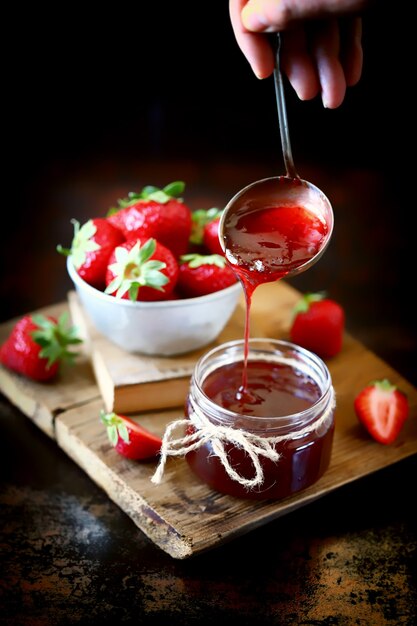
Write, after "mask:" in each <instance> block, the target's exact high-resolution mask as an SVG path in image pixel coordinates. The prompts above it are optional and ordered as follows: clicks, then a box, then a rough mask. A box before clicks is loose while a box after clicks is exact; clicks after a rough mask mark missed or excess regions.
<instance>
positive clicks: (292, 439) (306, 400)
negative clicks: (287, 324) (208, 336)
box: [186, 339, 334, 499]
mask: <svg viewBox="0 0 417 626" xmlns="http://www.w3.org/2000/svg"><path fill="white" fill-rule="evenodd" d="M245 356H246V358H245ZM242 381H243V382H242ZM186 415H187V418H188V420H189V425H188V428H187V433H188V434H198V435H199V439H198V442H199V443H198V445H197V446H195V447H194V449H192V450H190V451H188V452H187V454H186V460H187V462H188V464H189V466H190V468H191V469H192V470H193V472H194V473H195V474H196V475H197V476H198V477H199V478H200V479H201V480H202V481H203V482H205V483H206V484H208V485H209V486H210V487H211V488H213V489H215V490H216V491H219V492H221V493H226V494H229V495H232V496H236V497H239V498H254V499H269V498H271V499H279V498H285V497H287V496H290V495H291V494H294V493H296V492H298V491H300V490H301V489H305V488H306V487H308V486H310V485H312V484H313V483H314V482H316V481H317V480H318V479H319V478H320V477H321V476H322V475H323V473H324V472H325V471H326V469H327V467H328V465H329V462H330V456H331V449H332V441H333V431H334V391H333V387H332V382H331V377H330V373H329V371H328V369H327V367H326V365H325V364H324V363H323V361H322V360H321V359H320V358H319V357H318V356H317V355H315V354H313V353H312V352H309V351H308V350H305V349H303V348H301V347H299V346H296V345H294V344H292V343H289V342H285V341H279V340H274V339H250V340H249V349H248V352H247V355H245V350H244V341H243V340H238V341H231V342H229V343H225V344H222V345H220V346H217V347H216V348H214V349H213V350H211V351H210V352H208V353H207V354H205V355H204V356H203V357H202V358H201V359H200V360H199V361H198V363H197V364H196V366H195V369H194V373H193V376H192V379H191V383H190V390H189V395H188V399H187V404H186Z"/></svg>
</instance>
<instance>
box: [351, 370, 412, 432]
mask: <svg viewBox="0 0 417 626" xmlns="http://www.w3.org/2000/svg"><path fill="white" fill-rule="evenodd" d="M354 408H355V412H356V415H357V417H358V419H359V421H360V422H361V424H363V426H365V428H366V430H367V431H368V432H369V434H370V435H371V436H372V437H373V438H374V439H376V441H378V442H379V443H383V444H390V443H392V442H393V441H395V439H396V438H397V437H398V435H399V433H400V430H401V428H402V427H403V424H404V422H405V420H406V419H407V417H408V413H409V405H408V399H407V396H406V395H405V394H404V393H403V392H402V391H400V390H399V389H397V387H396V386H395V385H392V384H391V383H390V381H389V380H387V379H384V380H377V381H375V382H373V383H370V384H369V385H368V386H367V387H365V388H364V389H362V391H361V392H360V393H359V394H358V395H357V396H356V398H355V400H354Z"/></svg>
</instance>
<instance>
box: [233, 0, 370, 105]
mask: <svg viewBox="0 0 417 626" xmlns="http://www.w3.org/2000/svg"><path fill="white" fill-rule="evenodd" d="M366 4H367V3H366V1H365V0H229V10H230V19H231V23H232V27H233V31H234V34H235V37H236V41H237V43H238V45H239V47H240V49H241V50H242V52H243V54H244V55H245V57H246V58H247V60H248V61H249V64H250V65H251V67H252V69H253V71H254V73H255V74H256V76H257V77H258V78H266V77H267V76H270V75H271V74H272V72H273V70H274V63H275V58H274V52H273V49H272V47H271V45H270V42H269V39H268V35H267V33H271V32H281V31H285V35H284V37H283V41H282V47H281V63H282V68H283V71H284V73H285V74H286V75H287V77H288V79H289V81H290V83H291V85H292V86H293V88H294V90H295V91H296V93H297V95H298V97H299V98H300V99H301V100H310V99H312V98H314V97H316V96H317V95H318V94H321V98H322V101H323V105H324V106H325V107H326V108H329V109H335V108H336V107H338V106H339V105H340V104H341V103H342V102H343V100H344V97H345V93H346V87H350V86H352V85H355V84H356V83H357V82H358V81H359V79H360V77H361V73H362V57H363V55H362V45H361V34H362V21H361V19H360V17H358V16H357V12H358V11H360V10H361V9H362V8H363V7H364V6H365V5H366Z"/></svg>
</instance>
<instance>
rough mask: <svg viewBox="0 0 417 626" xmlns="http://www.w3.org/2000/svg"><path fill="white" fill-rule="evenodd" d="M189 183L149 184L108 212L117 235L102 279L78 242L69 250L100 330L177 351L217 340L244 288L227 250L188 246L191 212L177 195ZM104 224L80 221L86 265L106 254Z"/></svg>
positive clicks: (132, 344) (80, 290)
mask: <svg viewBox="0 0 417 626" xmlns="http://www.w3.org/2000/svg"><path fill="white" fill-rule="evenodd" d="M183 191H184V183H180V182H176V183H171V184H170V185H167V186H165V187H164V188H163V189H159V188H157V187H153V186H149V185H148V186H147V187H144V188H143V190H142V191H141V192H140V193H139V194H137V193H130V194H129V195H128V197H127V198H126V199H125V200H119V203H118V204H119V208H118V209H115V210H112V211H110V213H111V214H110V215H108V216H107V217H106V218H103V221H104V222H107V224H108V225H109V226H110V228H111V229H114V231H115V232H116V239H115V240H114V241H112V243H110V244H109V246H108V248H107V249H106V261H105V262H103V263H102V264H101V263H100V265H101V267H100V276H101V278H100V280H97V281H95V280H94V281H93V280H90V278H89V276H87V275H86V274H85V273H83V271H81V270H84V269H86V267H84V266H82V265H80V260H79V258H78V256H79V255H78V253H77V247H76V246H75V243H74V242H73V244H72V246H71V249H70V251H69V254H68V258H67V270H68V274H69V276H70V278H71V280H72V281H73V283H74V287H75V289H76V291H77V294H78V297H79V299H80V302H81V304H82V306H83V309H84V310H85V312H86V313H87V315H88V317H89V318H90V320H91V322H92V323H93V325H94V326H95V327H96V329H97V330H98V331H99V332H100V333H101V334H103V335H104V336H105V337H107V338H108V339H110V340H111V341H112V342H113V343H115V344H116V345H118V346H119V347H121V348H123V349H124V350H126V351H127V352H139V353H142V354H149V355H162V356H170V355H174V354H184V353H186V352H190V351H192V350H196V349H198V348H201V347H203V346H205V345H208V344H210V343H211V342H212V341H213V340H214V339H216V338H217V337H218V335H219V334H220V332H221V331H222V330H223V328H224V327H225V326H226V324H227V322H228V321H229V319H230V317H231V315H232V314H233V312H234V310H235V308H236V306H237V303H238V300H239V298H240V296H241V294H242V290H241V286H240V283H239V282H238V281H237V279H236V276H235V275H234V273H233V271H232V270H231V269H230V268H229V267H228V266H227V264H226V261H225V258H224V256H223V255H218V254H211V255H204V256H200V255H197V256H196V255H191V256H190V255H189V254H187V253H189V252H190V246H191V245H192V244H191V243H190V236H191V226H192V224H191V221H192V220H191V211H190V209H189V208H188V206H187V205H186V204H185V203H184V202H183V200H182V199H180V198H179V197H178V196H179V195H181V194H182V192H183ZM217 217H218V210H217V209H216V210H215V213H214V212H213V211H211V212H210V210H209V215H208V216H206V219H205V221H206V222H213V221H215V220H216V219H217ZM99 226H100V227H101V226H103V224H102V223H99V224H97V220H96V219H93V220H90V221H89V222H87V226H86V227H84V226H83V227H82V228H81V229H80V228H78V229H77V232H76V237H75V239H76V240H77V241H78V240H79V239H81V240H83V241H84V249H85V248H86V250H85V254H86V255H87V256H86V257H83V258H84V265H85V264H86V263H87V264H88V263H90V265H91V266H92V265H94V264H95V261H96V259H95V258H93V255H96V257H98V255H99V252H100V250H99V249H98V245H99V244H100V242H99V241H98V240H97V237H98V232H99V228H98V227H99ZM83 229H84V230H83ZM203 230H204V229H203ZM81 231H83V232H82V236H80V234H79V233H80V232H81ZM202 236H203V233H202ZM61 251H62V250H61ZM103 255H104V251H103ZM103 255H102V256H103ZM102 256H101V257H100V259H101V258H102ZM93 262H94V263H93ZM103 265H105V268H104V277H103Z"/></svg>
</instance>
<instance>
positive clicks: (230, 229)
mask: <svg viewBox="0 0 417 626" xmlns="http://www.w3.org/2000/svg"><path fill="white" fill-rule="evenodd" d="M226 226H227V230H226V236H225V246H226V258H227V259H229V261H230V263H231V266H232V268H233V270H234V271H235V272H236V274H237V275H238V276H239V278H240V279H241V280H243V282H244V286H245V288H246V289H248V288H250V291H251V292H253V290H254V289H255V288H256V287H257V286H258V285H260V284H261V283H266V282H272V281H274V280H278V279H279V278H283V277H284V276H287V275H288V274H289V273H290V272H292V271H293V270H296V269H298V268H299V267H300V266H301V265H304V264H306V263H308V261H310V260H311V259H312V258H313V257H314V256H316V254H317V253H318V252H319V251H320V249H321V247H322V245H323V242H324V240H325V238H326V235H327V231H328V227H327V224H326V222H325V221H323V220H322V219H320V218H319V217H318V216H317V215H315V214H314V213H313V212H312V211H310V210H308V209H306V208H304V207H302V206H298V205H289V206H287V205H280V206H275V205H273V206H261V207H257V206H256V204H254V202H253V201H251V202H250V205H249V206H246V205H243V206H242V207H241V209H240V210H239V213H238V214H237V215H234V216H233V219H231V220H230V223H228V224H226Z"/></svg>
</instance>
